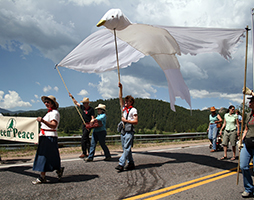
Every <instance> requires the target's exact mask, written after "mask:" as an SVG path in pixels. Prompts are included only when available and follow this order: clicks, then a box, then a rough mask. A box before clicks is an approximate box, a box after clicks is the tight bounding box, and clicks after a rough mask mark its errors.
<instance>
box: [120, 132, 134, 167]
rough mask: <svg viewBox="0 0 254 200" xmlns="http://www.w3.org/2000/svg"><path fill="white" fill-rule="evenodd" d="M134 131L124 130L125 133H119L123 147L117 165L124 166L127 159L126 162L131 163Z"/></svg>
mask: <svg viewBox="0 0 254 200" xmlns="http://www.w3.org/2000/svg"><path fill="white" fill-rule="evenodd" d="M133 139H134V132H126V133H125V135H121V142H122V148H123V154H122V156H121V157H120V158H119V165H121V166H124V165H125V162H126V160H127V163H133V164H134V161H133V158H132V152H131V147H132V144H133Z"/></svg>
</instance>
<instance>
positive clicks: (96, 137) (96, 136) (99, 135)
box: [88, 131, 111, 159]
mask: <svg viewBox="0 0 254 200" xmlns="http://www.w3.org/2000/svg"><path fill="white" fill-rule="evenodd" d="M106 135H107V132H106V131H99V132H93V134H92V140H91V147H90V151H89V156H88V158H89V159H93V157H94V153H95V148H96V144H97V142H98V141H99V143H100V145H101V148H102V149H103V151H104V155H105V157H106V158H109V157H111V156H110V153H109V150H108V147H107V145H106V143H105V141H106Z"/></svg>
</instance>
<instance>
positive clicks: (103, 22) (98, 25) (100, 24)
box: [96, 20, 106, 27]
mask: <svg viewBox="0 0 254 200" xmlns="http://www.w3.org/2000/svg"><path fill="white" fill-rule="evenodd" d="M105 22H106V20H100V21H99V22H98V24H97V25H96V26H97V27H100V26H103V25H104V24H105Z"/></svg>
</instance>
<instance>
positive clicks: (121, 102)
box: [118, 82, 124, 110]
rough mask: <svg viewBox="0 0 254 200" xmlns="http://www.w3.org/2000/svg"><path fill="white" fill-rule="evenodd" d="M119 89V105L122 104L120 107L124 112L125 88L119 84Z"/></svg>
mask: <svg viewBox="0 0 254 200" xmlns="http://www.w3.org/2000/svg"><path fill="white" fill-rule="evenodd" d="M118 87H119V103H120V106H121V110H123V104H124V102H123V86H122V84H121V83H120V82H119V83H118Z"/></svg>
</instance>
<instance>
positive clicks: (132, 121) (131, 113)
mask: <svg viewBox="0 0 254 200" xmlns="http://www.w3.org/2000/svg"><path fill="white" fill-rule="evenodd" d="M118 87H119V101H120V105H121V109H122V110H123V116H122V118H121V120H122V122H123V123H124V127H123V129H124V131H122V133H121V143H122V148H123V154H122V156H121V157H120V158H119V165H118V166H117V167H116V168H115V169H116V170H118V171H119V172H121V171H123V170H124V166H125V163H126V161H127V166H126V168H125V169H127V170H132V169H135V164H134V160H133V157H132V152H131V147H132V145H133V139H134V129H133V125H136V124H138V112H137V109H136V108H134V107H133V104H134V98H133V97H132V96H131V95H128V96H126V97H125V102H123V98H122V84H121V83H118ZM122 105H124V106H123V107H122Z"/></svg>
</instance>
